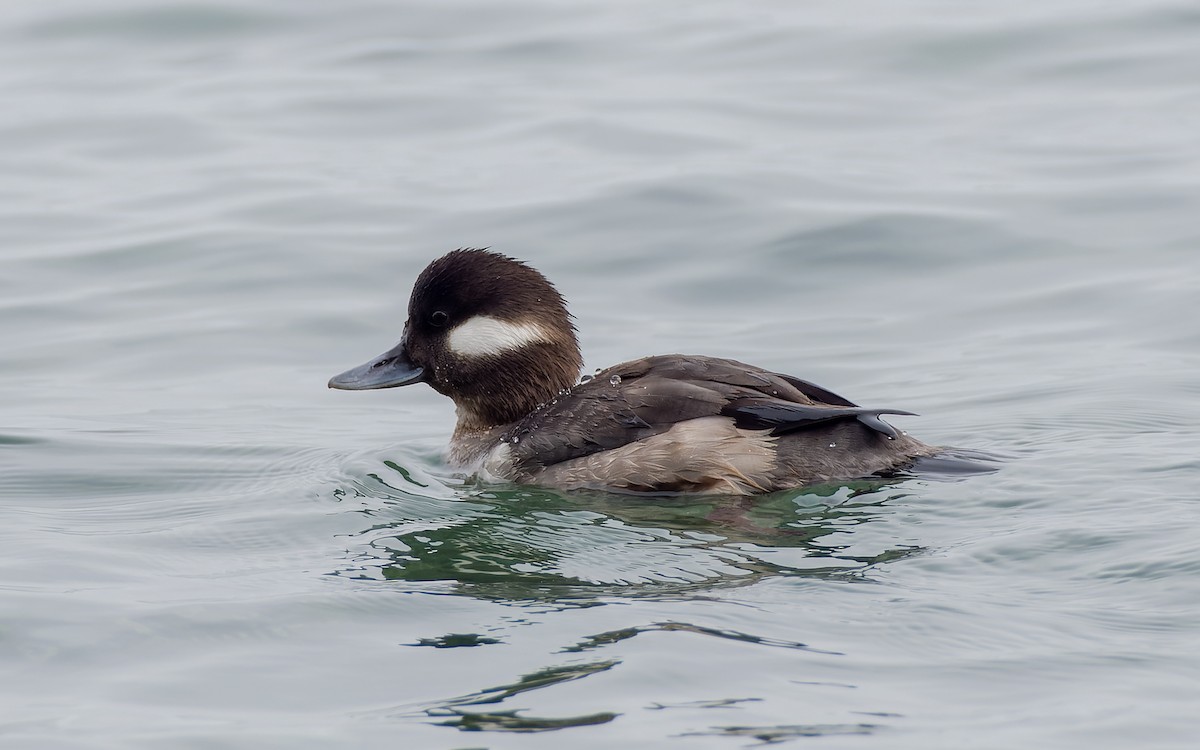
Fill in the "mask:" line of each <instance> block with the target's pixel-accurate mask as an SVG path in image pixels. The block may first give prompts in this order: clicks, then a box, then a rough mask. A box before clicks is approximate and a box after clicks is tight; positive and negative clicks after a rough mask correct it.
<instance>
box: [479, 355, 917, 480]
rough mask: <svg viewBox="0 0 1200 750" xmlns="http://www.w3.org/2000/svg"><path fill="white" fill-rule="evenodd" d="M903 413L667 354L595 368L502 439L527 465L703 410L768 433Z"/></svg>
mask: <svg viewBox="0 0 1200 750" xmlns="http://www.w3.org/2000/svg"><path fill="white" fill-rule="evenodd" d="M909 413H910V412H904V411H900V410H895V409H869V408H864V407H859V406H857V405H855V404H854V403H852V402H851V401H849V400H847V399H845V398H843V397H841V396H838V395H837V394H835V393H832V392H831V391H827V390H825V389H824V388H821V387H820V386H817V385H814V384H812V383H809V382H808V381H805V380H800V379H799V378H793V377H790V376H786V375H780V374H778V373H773V372H769V371H767V370H763V369H761V368H758V367H754V366H752V365H747V364H744V363H742V362H737V361H735V360H728V359H719V358H715V357H700V356H685V355H666V356H658V357H646V358H644V359H639V360H634V361H631V362H625V363H623V364H620V365H616V366H614V367H610V368H608V369H607V370H604V371H602V372H600V373H599V374H597V376H596V377H595V378H594V379H593V380H591V381H589V382H586V383H582V384H580V385H578V386H575V387H574V388H572V389H571V390H570V391H569V392H567V393H565V394H563V395H561V396H560V397H559V398H557V399H555V400H554V401H552V402H551V403H549V404H546V405H544V406H542V407H541V408H539V409H537V410H535V411H534V412H533V413H532V414H530V415H529V416H528V417H526V418H525V419H523V420H522V421H521V422H519V423H518V424H517V425H515V426H514V427H513V428H512V429H511V430H509V431H508V432H507V433H505V435H504V436H503V437H502V438H501V439H502V440H504V441H505V442H507V443H509V446H510V449H511V450H512V455H513V460H514V461H515V462H516V463H517V464H518V465H524V466H527V467H530V468H532V467H536V466H542V467H545V466H550V465H553V464H556V463H559V462H562V461H569V460H571V459H575V458H580V457H583V456H588V455H591V454H594V453H598V452H600V451H605V450H612V449H614V448H619V447H621V446H623V445H628V444H629V443H633V442H636V441H639V440H645V439H646V438H650V437H653V436H654V435H658V434H661V433H663V432H666V431H667V430H669V429H671V428H672V427H673V426H675V425H676V424H678V423H680V422H685V421H688V420H692V419H699V418H702V417H715V416H722V417H727V418H729V419H731V420H732V421H733V423H734V425H735V426H736V427H739V428H742V429H748V430H769V431H770V433H771V434H772V435H781V434H784V433H789V432H794V431H797V430H803V429H806V428H810V427H815V426H817V425H820V424H825V423H828V422H831V421H835V420H848V419H857V420H858V421H859V422H861V423H862V424H863V425H865V426H867V427H869V428H871V429H872V430H875V431H877V432H880V433H882V434H884V435H887V436H889V437H895V436H896V435H897V434H898V433H897V431H896V430H895V428H893V427H892V426H891V425H889V424H887V423H886V422H884V421H883V420H882V419H880V415H881V414H909Z"/></svg>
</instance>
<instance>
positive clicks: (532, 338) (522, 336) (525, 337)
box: [447, 315, 550, 357]
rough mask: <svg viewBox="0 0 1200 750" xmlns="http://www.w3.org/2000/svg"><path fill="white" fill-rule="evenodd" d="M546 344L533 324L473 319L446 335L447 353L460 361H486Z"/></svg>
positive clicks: (494, 319) (540, 332) (543, 334)
mask: <svg viewBox="0 0 1200 750" xmlns="http://www.w3.org/2000/svg"><path fill="white" fill-rule="evenodd" d="M548 341H550V336H549V335H547V333H546V331H545V329H543V328H542V327H541V326H539V325H538V324H537V323H512V322H510V321H507V320H498V319H496V318H489V317H487V316H484V315H477V316H475V317H474V318H471V319H469V320H468V321H467V322H465V323H463V324H461V325H459V326H456V327H455V328H454V329H453V330H451V331H450V336H449V337H448V339H447V343H448V344H449V346H450V351H452V352H454V353H455V354H457V355H459V356H462V357H487V356H495V355H498V354H502V353H504V352H509V351H512V350H514V349H520V348H522V347H526V346H529V345H530V344H538V343H546V342H548Z"/></svg>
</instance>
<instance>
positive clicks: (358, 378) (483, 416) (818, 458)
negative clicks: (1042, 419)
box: [329, 250, 936, 494]
mask: <svg viewBox="0 0 1200 750" xmlns="http://www.w3.org/2000/svg"><path fill="white" fill-rule="evenodd" d="M408 314H409V317H408V321H407V322H406V323H405V326H404V337H403V339H402V340H401V342H400V344H398V345H397V346H396V347H395V348H393V349H392V350H391V351H389V352H387V353H386V354H384V355H382V356H381V357H380V358H377V359H376V360H372V361H371V362H368V363H366V364H365V365H362V366H361V367H357V368H354V369H352V370H349V371H347V372H345V373H342V374H341V375H338V376H336V377H335V378H333V379H332V380H330V383H329V384H330V387H332V388H343V389H348V390H361V389H369V388H388V387H393V386H398V385H407V384H409V383H414V382H428V383H429V384H430V385H431V386H433V387H434V388H435V389H436V390H437V391H438V392H439V393H443V394H445V395H447V396H449V397H450V398H452V399H454V402H455V404H456V406H457V407H458V424H457V426H456V427H455V431H454V436H453V439H452V441H451V445H450V451H449V457H450V460H451V461H452V462H453V463H455V464H457V465H459V466H463V467H465V468H468V469H471V470H481V471H482V472H483V473H485V474H487V475H490V476H493V477H496V478H499V479H504V480H508V481H515V482H523V483H529V484H538V485H545V486H551V487H559V488H563V489H577V488H598V489H609V490H616V491H624V492H720V493H730V494H753V493H759V492H770V491H774V490H779V489H785V488H789V487H797V486H801V485H806V484H812V483H815V482H825V481H830V480H841V479H855V478H859V477H864V476H869V475H872V474H885V473H889V472H894V471H897V470H899V469H902V468H904V467H905V466H906V465H908V464H910V463H911V462H912V461H913V460H915V459H916V458H918V457H921V456H928V455H932V454H933V453H935V452H936V450H935V449H934V448H931V447H930V446H927V445H925V444H923V443H921V442H919V441H917V440H915V439H914V438H911V437H909V436H908V435H907V434H905V433H902V432H899V431H898V430H896V429H895V428H894V427H892V426H891V425H890V424H888V423H887V422H884V421H883V420H882V419H881V417H880V415H882V414H909V413H910V412H904V411H897V410H894V409H867V408H862V407H859V406H856V405H855V404H853V403H852V402H850V401H848V400H847V399H845V398H842V397H841V396H838V395H837V394H835V393H832V392H830V391H827V390H825V389H824V388H821V387H819V386H816V385H814V384H812V383H809V382H807V381H804V380H800V379H798V378H794V377H791V376H787V375H780V374H777V373H773V372H769V371H767V370H763V369H761V368H758V367H754V366H751V365H747V364H744V363H741V362H736V361H734V360H730V359H718V358H714V357H703V356H692V355H679V354H675V355H665V356H656V357H646V358H644V359H639V360H634V361H631V362H625V363H623V364H619V365H615V366H613V367H610V368H608V369H607V370H604V371H602V372H600V373H598V374H597V375H596V377H595V378H593V379H590V380H587V381H586V382H582V383H576V378H577V377H578V373H579V368H580V365H581V360H580V356H579V348H578V344H577V342H576V338H575V329H574V326H573V325H572V324H571V318H570V315H569V314H568V312H567V309H566V304H565V302H564V301H563V299H562V297H561V296H560V295H559V293H558V292H557V291H556V290H555V289H554V287H553V286H552V285H551V284H550V282H549V281H547V280H546V279H545V277H544V276H542V275H541V274H540V273H538V272H537V271H536V270H534V269H533V268H530V267H529V266H527V265H525V264H524V263H521V262H520V261H516V260H513V259H511V258H508V257H506V256H503V255H499V254H497V253H493V252H490V251H487V250H456V251H454V252H452V253H449V254H448V255H446V256H443V257H442V258H439V259H438V260H435V261H434V262H433V263H431V264H430V266H429V267H428V268H427V269H426V270H425V271H424V272H423V273H422V274H421V276H420V277H419V278H418V280H417V283H416V285H415V286H414V289H413V293H412V296H411V298H410V301H409V309H408Z"/></svg>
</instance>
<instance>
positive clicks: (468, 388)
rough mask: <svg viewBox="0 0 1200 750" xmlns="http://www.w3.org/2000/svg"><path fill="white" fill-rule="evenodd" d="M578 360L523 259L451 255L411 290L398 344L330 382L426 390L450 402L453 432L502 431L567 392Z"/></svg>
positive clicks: (565, 319)
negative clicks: (455, 422)
mask: <svg viewBox="0 0 1200 750" xmlns="http://www.w3.org/2000/svg"><path fill="white" fill-rule="evenodd" d="M581 366H582V360H581V358H580V355H579V344H578V342H577V341H576V339H575V327H574V326H573V325H572V324H571V316H570V314H569V313H568V312H567V307H566V302H565V301H564V300H563V298H562V295H560V294H559V293H558V291H557V290H556V289H555V288H554V287H553V286H552V285H551V284H550V282H549V281H547V280H546V277H545V276H542V274H541V273H539V272H538V271H536V270H535V269H533V268H530V267H529V266H527V265H525V264H524V263H522V262H521V261H518V260H514V259H512V258H509V257H507V256H504V255H500V254H499V253H494V252H491V251H489V250H477V249H466V250H455V251H454V252H451V253H448V254H446V255H444V256H442V257H441V258H438V259H437V260H435V261H433V262H432V263H430V264H429V266H428V267H427V268H426V269H425V270H424V271H422V272H421V275H420V276H419V277H418V278H417V281H416V283H415V284H414V285H413V291H412V296H411V298H410V299H409V302H408V321H407V322H406V323H405V324H404V337H403V338H402V339H401V341H400V343H399V344H398V345H397V346H396V347H395V348H393V349H392V350H391V351H389V352H387V353H385V354H383V355H382V356H380V357H377V358H376V359H374V360H372V361H370V362H368V363H367V364H365V365H362V366H361V367H356V368H354V369H353V370H348V371H347V372H344V373H342V374H341V375H338V376H336V377H334V378H333V379H332V380H330V381H329V387H330V388H341V389H345V390H365V389H370V388H392V387H395V386H400V385H408V384H410V383H418V382H425V383H429V385H431V386H432V387H433V388H434V390H436V391H438V392H439V393H442V394H445V395H446V396H449V397H450V398H452V399H454V403H455V404H456V405H457V406H458V412H459V428H460V429H463V430H474V429H484V428H487V427H493V426H496V425H501V424H508V423H509V422H513V421H516V420H517V419H519V418H521V417H523V416H525V415H526V414H528V413H529V412H530V411H532V410H533V409H534V408H535V407H536V406H537V405H538V404H540V403H543V402H545V401H549V400H550V399H551V398H553V397H554V396H555V395H556V394H557V393H558V392H559V391H561V390H562V389H564V388H569V387H571V386H572V385H573V384H574V383H575V381H576V379H577V378H578V376H579V368H580V367H581Z"/></svg>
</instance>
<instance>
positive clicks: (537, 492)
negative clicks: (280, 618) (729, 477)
mask: <svg viewBox="0 0 1200 750" xmlns="http://www.w3.org/2000/svg"><path fill="white" fill-rule="evenodd" d="M423 479H424V478H423ZM434 481H436V480H434ZM900 481H901V480H899V479H897V478H887V479H884V478H880V479H872V480H861V481H855V482H846V483H841V484H836V485H825V486H818V487H810V488H805V489H800V490H792V491H788V492H780V493H775V494H772V495H763V496H757V497H732V496H673V497H671V496H667V497H655V498H653V499H652V500H651V499H648V498H643V497H634V496H627V495H615V494H606V493H599V492H589V493H571V494H564V493H560V492H557V491H554V490H548V489H542V488H532V487H518V486H509V485H503V486H496V485H484V484H479V483H475V482H473V481H469V482H468V483H466V484H462V485H460V486H448V485H446V484H443V485H441V486H440V487H436V488H431V485H430V484H429V483H426V482H425V481H422V480H418V479H415V478H414V475H413V472H412V471H410V470H409V469H406V468H404V467H402V466H400V465H399V464H397V463H394V462H392V461H384V462H383V463H382V466H381V467H379V470H378V471H369V470H368V471H367V472H366V473H365V478H363V479H362V480H361V481H350V482H346V483H344V484H343V486H341V487H339V488H338V489H336V490H335V491H334V494H335V495H336V496H337V497H339V498H341V499H342V500H349V499H355V500H358V501H361V502H363V503H364V505H366V506H367V507H365V508H364V509H362V510H358V511H356V512H358V513H361V514H362V515H363V516H365V517H366V519H369V525H368V526H366V528H364V529H363V530H362V531H361V532H359V533H358V534H356V535H355V542H356V543H355V545H354V547H352V549H351V556H352V561H353V564H352V565H349V566H347V567H345V568H344V569H342V570H339V571H337V574H338V575H342V576H349V577H353V578H360V579H378V580H391V581H412V582H443V583H448V584H450V586H451V591H452V592H454V593H459V594H464V595H469V596H473V597H478V598H482V599H488V600H499V601H525V600H539V601H554V602H558V603H560V604H563V605H570V604H572V603H574V604H575V605H579V604H583V603H586V601H587V600H589V599H592V598H594V597H596V596H603V595H606V594H612V593H620V594H621V595H622V596H631V595H632V596H670V595H676V594H683V593H687V592H693V591H699V590H701V589H703V590H710V589H711V588H712V587H713V586H714V585H734V586H737V585H744V584H746V583H749V582H753V581H756V580H761V579H762V578H763V577H767V576H778V575H790V576H809V577H818V578H837V579H853V578H857V577H861V576H862V575H863V574H864V571H866V570H867V569H868V568H870V567H871V566H872V565H876V564H878V563H880V562H885V561H889V560H895V559H898V558H901V557H905V556H907V555H911V554H913V553H914V552H918V551H919V549H920V548H919V547H916V546H909V545H898V544H894V543H893V544H888V545H884V544H880V545H878V546H876V547H875V548H870V549H864V548H863V543H862V540H861V539H855V540H853V541H854V545H853V547H851V545H850V541H851V540H850V539H849V537H847V536H846V534H847V533H848V532H850V531H851V530H852V529H853V528H854V527H856V526H860V525H863V524H869V523H872V522H874V521H877V520H879V519H880V518H884V517H886V516H887V514H888V506H887V503H888V501H889V500H892V499H894V498H898V497H902V496H903V494H902V492H901V490H899V488H898V487H897V485H898V483H899V482H900ZM446 489H451V490H453V492H452V493H450V494H448V493H444V492H442V491H441V490H446Z"/></svg>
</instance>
